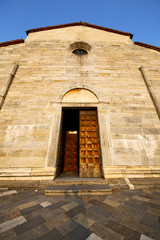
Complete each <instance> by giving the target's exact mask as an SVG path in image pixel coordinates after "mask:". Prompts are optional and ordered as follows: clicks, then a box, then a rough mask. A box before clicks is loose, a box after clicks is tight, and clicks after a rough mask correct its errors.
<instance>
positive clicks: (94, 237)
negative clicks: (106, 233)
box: [86, 233, 102, 240]
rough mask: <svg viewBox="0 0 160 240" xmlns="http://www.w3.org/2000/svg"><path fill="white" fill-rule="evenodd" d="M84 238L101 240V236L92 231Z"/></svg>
mask: <svg viewBox="0 0 160 240" xmlns="http://www.w3.org/2000/svg"><path fill="white" fill-rule="evenodd" d="M86 240H102V238H100V237H98V236H97V235H96V234H95V233H92V234H91V235H90V236H89V237H88V238H87V239H86Z"/></svg>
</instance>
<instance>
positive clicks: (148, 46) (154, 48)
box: [134, 42, 160, 52]
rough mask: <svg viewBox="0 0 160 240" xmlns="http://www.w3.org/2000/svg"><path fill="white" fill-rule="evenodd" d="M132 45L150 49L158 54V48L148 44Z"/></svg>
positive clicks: (137, 43) (136, 43)
mask: <svg viewBox="0 0 160 240" xmlns="http://www.w3.org/2000/svg"><path fill="white" fill-rule="evenodd" d="M134 44H135V45H138V46H140V47H145V48H150V49H153V50H156V51H158V52H160V47H156V46H153V45H149V44H146V43H142V42H134Z"/></svg>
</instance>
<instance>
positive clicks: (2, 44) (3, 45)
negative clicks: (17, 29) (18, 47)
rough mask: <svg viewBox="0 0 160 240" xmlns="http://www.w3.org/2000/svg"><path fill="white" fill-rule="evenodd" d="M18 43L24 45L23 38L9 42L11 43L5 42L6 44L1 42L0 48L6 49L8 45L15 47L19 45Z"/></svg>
mask: <svg viewBox="0 0 160 240" xmlns="http://www.w3.org/2000/svg"><path fill="white" fill-rule="evenodd" d="M19 43H24V40H23V38H21V39H16V40H11V41H7V42H2V43H0V47H6V46H9V45H15V44H19Z"/></svg>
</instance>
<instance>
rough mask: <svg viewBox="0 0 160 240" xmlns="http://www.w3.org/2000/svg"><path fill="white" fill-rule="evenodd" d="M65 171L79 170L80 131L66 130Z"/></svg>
mask: <svg viewBox="0 0 160 240" xmlns="http://www.w3.org/2000/svg"><path fill="white" fill-rule="evenodd" d="M63 171H64V172H70V171H71V172H75V171H78V133H77V131H66V136H65V151H64V168H63Z"/></svg>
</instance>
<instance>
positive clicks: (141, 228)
mask: <svg viewBox="0 0 160 240" xmlns="http://www.w3.org/2000/svg"><path fill="white" fill-rule="evenodd" d="M119 223H120V224H122V225H124V226H127V227H129V228H131V229H133V230H135V231H137V232H140V233H143V234H144V235H147V236H148V237H151V238H153V236H154V230H153V229H152V228H151V227H148V226H146V225H144V224H142V223H140V222H139V220H138V219H137V221H135V219H133V220H130V219H127V218H125V219H122V220H121V221H120V222H119Z"/></svg>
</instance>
